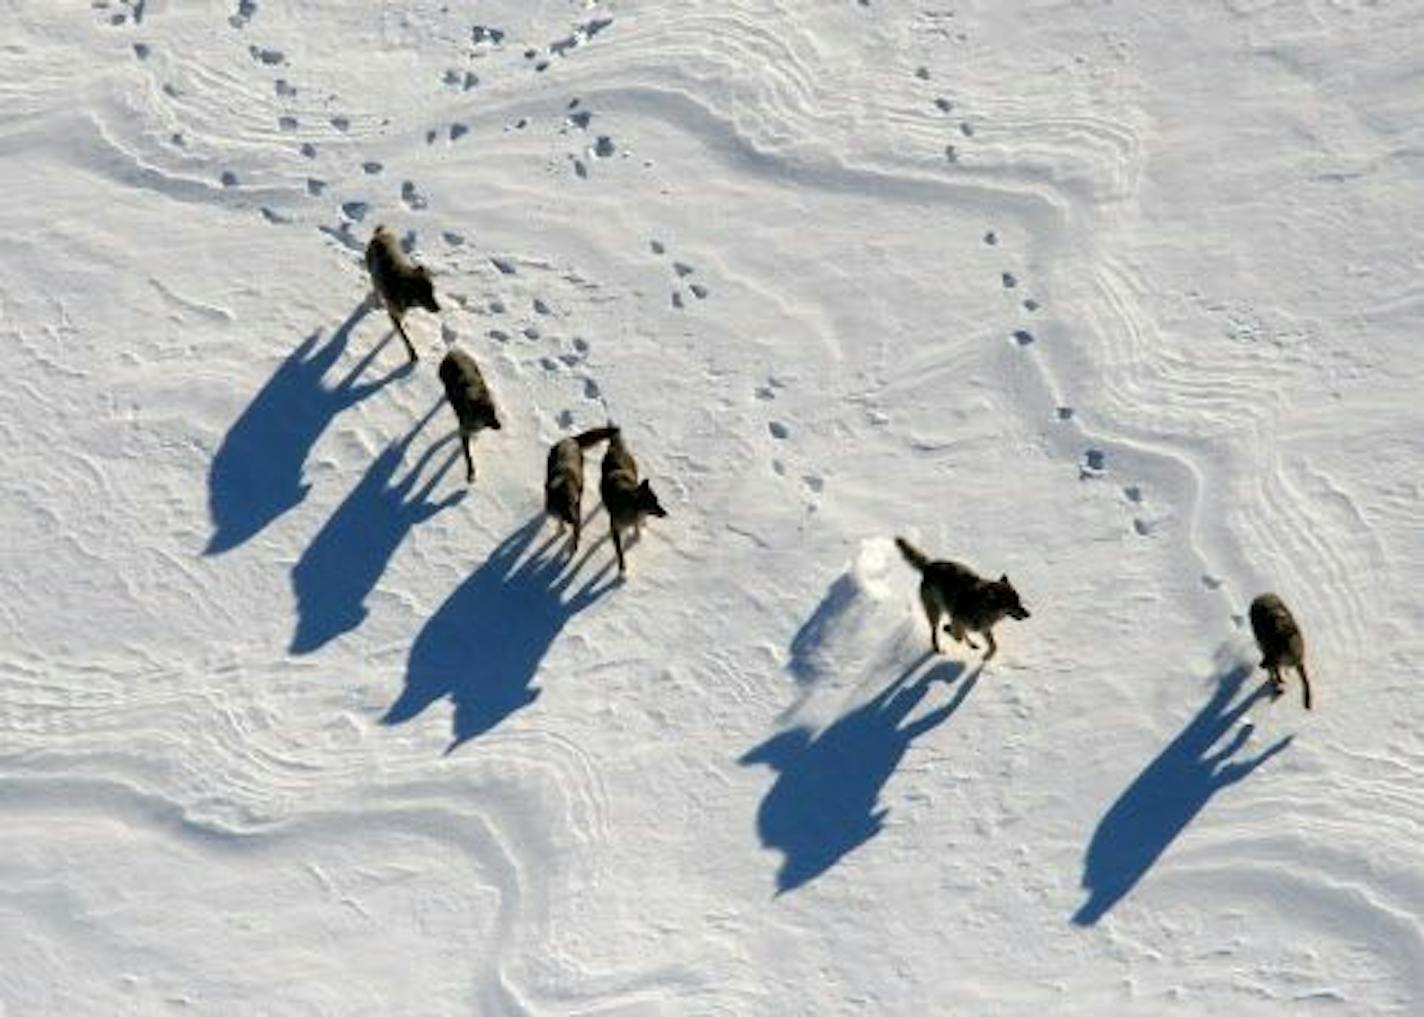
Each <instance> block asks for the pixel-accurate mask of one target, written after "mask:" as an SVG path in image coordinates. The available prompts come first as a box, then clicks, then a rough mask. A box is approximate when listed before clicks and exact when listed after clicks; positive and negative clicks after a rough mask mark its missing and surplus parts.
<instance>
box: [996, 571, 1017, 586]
mask: <svg viewBox="0 0 1424 1017" xmlns="http://www.w3.org/2000/svg"><path fill="white" fill-rule="evenodd" d="M999 582H1001V583H1003V584H1004V585H1005V586H1012V585H1014V584H1013V583H1011V582H1009V577H1008V574H1007V573H1005V574H1002V575H1000V576H999Z"/></svg>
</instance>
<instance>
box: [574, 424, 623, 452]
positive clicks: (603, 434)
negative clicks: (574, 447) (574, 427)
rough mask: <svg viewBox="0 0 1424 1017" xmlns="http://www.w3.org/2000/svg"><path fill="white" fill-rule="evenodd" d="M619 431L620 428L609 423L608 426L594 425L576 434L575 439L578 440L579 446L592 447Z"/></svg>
mask: <svg viewBox="0 0 1424 1017" xmlns="http://www.w3.org/2000/svg"><path fill="white" fill-rule="evenodd" d="M617 433H618V428H616V427H614V426H613V425H612V424H609V425H608V426H607V427H594V428H591V429H589V430H587V431H585V432H583V434H576V435H574V441H576V442H578V447H579V448H590V447H592V446H594V445H597V444H598V443H599V442H601V441H607V440H608V439H609V438H612V437H613V436H614V435H615V434H617Z"/></svg>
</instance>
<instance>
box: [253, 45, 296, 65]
mask: <svg viewBox="0 0 1424 1017" xmlns="http://www.w3.org/2000/svg"><path fill="white" fill-rule="evenodd" d="M247 52H248V53H249V54H250V55H251V57H252V59H253V60H256V61H257V62H258V63H263V64H266V65H267V66H268V67H276V66H277V65H279V64H282V63H285V62H286V60H287V55H286V54H285V53H283V52H282V51H281V50H280V49H264V48H262V47H261V46H249V47H247Z"/></svg>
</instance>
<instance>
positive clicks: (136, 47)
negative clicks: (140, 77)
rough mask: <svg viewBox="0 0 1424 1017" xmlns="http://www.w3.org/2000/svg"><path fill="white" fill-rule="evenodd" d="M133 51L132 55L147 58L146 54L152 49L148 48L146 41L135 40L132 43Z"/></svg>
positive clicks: (141, 58)
mask: <svg viewBox="0 0 1424 1017" xmlns="http://www.w3.org/2000/svg"><path fill="white" fill-rule="evenodd" d="M133 51H134V56H136V57H138V58H139V59H140V60H147V59H148V54H149V53H150V52H152V50H150V49H149V46H148V43H146V42H136V43H134V44H133Z"/></svg>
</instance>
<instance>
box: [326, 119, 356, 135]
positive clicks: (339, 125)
mask: <svg viewBox="0 0 1424 1017" xmlns="http://www.w3.org/2000/svg"><path fill="white" fill-rule="evenodd" d="M331 126H332V127H335V128H336V129H337V130H338V131H340V132H341V133H342V134H345V133H346V132H347V131H349V130H350V129H351V121H350V120H349V119H347V118H346V117H344V116H341V115H339V114H338V115H337V116H334V117H332V118H331Z"/></svg>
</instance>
